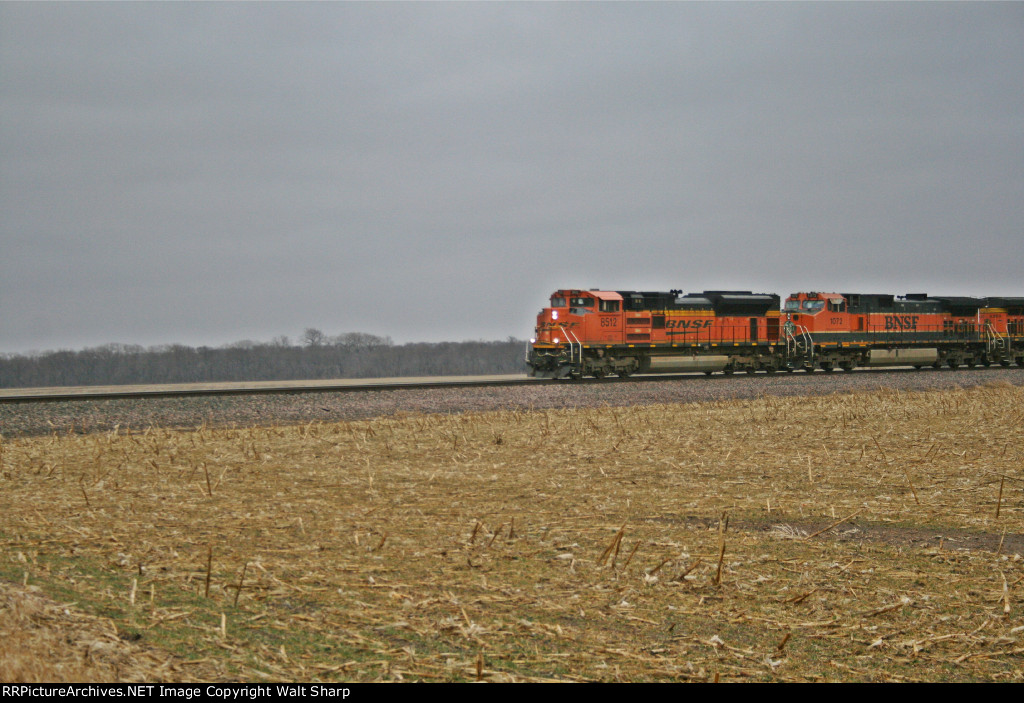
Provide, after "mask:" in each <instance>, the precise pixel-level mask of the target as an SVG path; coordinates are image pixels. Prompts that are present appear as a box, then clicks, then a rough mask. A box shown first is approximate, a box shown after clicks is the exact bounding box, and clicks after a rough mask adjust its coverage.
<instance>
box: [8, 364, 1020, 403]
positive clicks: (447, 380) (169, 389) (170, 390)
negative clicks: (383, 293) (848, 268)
mask: <svg viewBox="0 0 1024 703" xmlns="http://www.w3.org/2000/svg"><path fill="white" fill-rule="evenodd" d="M999 369H1000V367H992V368H991V369H985V368H977V369H974V370H972V373H985V372H986V371H993V372H995V371H998V370H999ZM949 371H950V370H949V369H922V370H917V369H913V368H910V367H895V368H892V367H889V368H877V369H871V368H865V369H856V370H854V371H852V372H846V373H854V374H891V373H947V372H949ZM814 373H815V374H823V375H824V374H825V373H826V372H824V371H820V370H818V371H815V372H814ZM779 375H780V376H782V375H783V374H779ZM799 375H805V374H803V373H800V374H799ZM836 375H837V376H840V375H844V374H843V373H842V372H837V373H836ZM745 377H748V376H747V374H737V375H736V376H735V378H745ZM757 377H764V378H766V377H767V376H766V375H765V374H757ZM687 378H692V379H721V380H722V381H725V380H726V379H729V378H732V377H731V376H728V375H725V374H715V375H713V376H710V377H708V376H705V375H704V374H702V373H688V374H657V375H654V374H652V375H644V376H631V377H630V378H627V379H601V380H598V379H591V378H588V379H582V380H578V381H552V380H550V379H538V378H532V377H529V376H525V375H519V374H505V375H494V376H434V377H407V378H360V379H335V380H329V381H260V382H251V383H235V382H229V383H183V384H160V385H134V386H74V387H60V388H8V389H0V403H47V402H51V403H52V402H67V401H85V400H115V399H142V398H189V397H212V396H246V395H288V394H291V395H299V394H308V393H357V392H367V391H396V390H405V389H423V388H458V387H462V388H473V387H485V386H523V385H537V384H567V385H580V384H615V383H639V382H657V381H678V380H683V379H687Z"/></svg>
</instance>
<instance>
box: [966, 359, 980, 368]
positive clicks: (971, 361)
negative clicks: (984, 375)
mask: <svg viewBox="0 0 1024 703" xmlns="http://www.w3.org/2000/svg"><path fill="white" fill-rule="evenodd" d="M966 363H967V368H969V369H973V368H974V367H975V366H977V365H978V362H977V361H975V360H974V359H968V360H967V362H966Z"/></svg>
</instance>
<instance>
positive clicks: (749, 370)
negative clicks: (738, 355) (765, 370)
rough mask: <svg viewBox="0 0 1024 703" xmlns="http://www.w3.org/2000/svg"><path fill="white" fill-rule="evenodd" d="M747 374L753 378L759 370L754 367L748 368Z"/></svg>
mask: <svg viewBox="0 0 1024 703" xmlns="http://www.w3.org/2000/svg"><path fill="white" fill-rule="evenodd" d="M747 373H748V374H750V375H751V376H753V375H754V374H755V373H757V369H756V368H755V367H753V366H748V367H747Z"/></svg>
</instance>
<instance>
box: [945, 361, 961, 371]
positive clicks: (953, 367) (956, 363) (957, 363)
mask: <svg viewBox="0 0 1024 703" xmlns="http://www.w3.org/2000/svg"><path fill="white" fill-rule="evenodd" d="M946 364H947V365H948V366H949V368H951V369H955V368H956V367H957V366H959V365H960V362H958V361H957V360H956V359H950V360H949V361H947V362H946Z"/></svg>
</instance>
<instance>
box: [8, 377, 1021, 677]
mask: <svg viewBox="0 0 1024 703" xmlns="http://www.w3.org/2000/svg"><path fill="white" fill-rule="evenodd" d="M1021 408H1024V389H1022V388H1020V387H1016V386H1012V385H1009V384H993V385H989V386H983V387H979V388H972V389H955V390H945V391H930V392H906V391H900V392H894V391H891V390H880V391H874V392H865V393H851V394H843V395H827V396H814V397H776V396H763V397H759V398H743V399H731V400H724V401H718V402H709V403H691V404H652V405H637V406H631V407H604V408H593V407H585V408H576V409H552V408H547V409H539V410H533V411H527V410H519V409H516V410H502V411H491V412H476V413H459V414H412V413H409V414H404V415H400V416H393V417H379V418H375V419H368V420H353V421H340V422H319V421H312V422H310V421H306V422H303V423H298V424H291V425H275V426H266V427H247V428H226V427H215V426H213V427H211V426H207V427H201V428H199V429H196V430H190V431H182V430H171V429H161V428H158V427H139V428H133V429H130V430H129V429H126V428H124V427H121V428H118V429H115V430H112V431H108V432H98V433H90V434H64V433H62V434H53V435H49V436H34V437H13V438H4V439H3V441H2V444H0V450H2V453H0V457H2V464H0V514H2V515H3V518H2V521H0V545H2V549H0V634H2V635H3V636H4V638H5V639H4V644H3V645H0V654H2V656H0V662H2V663H0V679H3V680H5V681H22V680H25V681H34V680H83V681H87V680H124V681H137V680H149V681H178V680H197V681H198V680H217V681H229V680H238V681H248V680H263V679H266V678H271V679H274V680H281V681H311V680H319V681H334V680H338V681H552V680H558V681H715V680H719V681H749V680H754V681H938V680H943V681H947V680H957V681H968V680H1008V681H1019V680H1021V679H1024V656H1022V654H1024V615H1022V613H1024V609H1022V608H1021V607H1020V603H1021V602H1022V600H1024V559H1022V553H1024V537H1022V533H1024V468H1022V467H1024V423H1022V422H1021V420H1022V417H1021V410H1020V409H1021ZM498 438H500V440H501V441H497V439H498ZM19 628H20V630H19ZM72 628H77V629H75V632H76V633H81V634H74V635H69V636H65V634H64V633H66V632H70V631H71V629H72ZM15 631H23V632H25V633H26V634H25V635H23V636H22V637H21V639H17V638H15V639H13V640H12V638H11V635H10V633H12V632H15ZM93 644H95V646H93ZM10 647H15V648H17V649H20V650H24V651H30V652H32V653H33V654H32V655H31V662H30V663H26V662H25V660H24V658H23V659H22V660H19V661H20V663H15V664H14V665H13V666H12V665H11V664H10V663H8V657H7V655H8V651H6V650H5V649H3V648H10ZM126 648H128V649H126ZM140 653H144V655H140ZM131 661H135V662H137V663H136V664H131V663H130V662H131ZM4 667H7V668H4Z"/></svg>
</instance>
